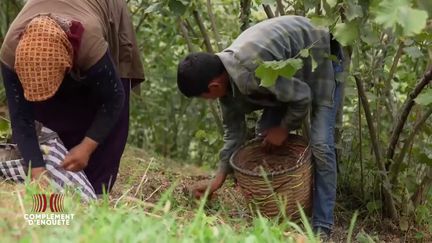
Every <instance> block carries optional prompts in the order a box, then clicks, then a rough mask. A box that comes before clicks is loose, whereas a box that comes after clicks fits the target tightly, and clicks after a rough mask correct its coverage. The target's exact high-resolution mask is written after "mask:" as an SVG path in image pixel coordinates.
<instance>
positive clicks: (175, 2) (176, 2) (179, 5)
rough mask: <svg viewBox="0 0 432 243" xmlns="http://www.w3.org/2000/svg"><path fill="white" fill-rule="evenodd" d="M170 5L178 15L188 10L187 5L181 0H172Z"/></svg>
mask: <svg viewBox="0 0 432 243" xmlns="http://www.w3.org/2000/svg"><path fill="white" fill-rule="evenodd" d="M168 7H169V9H170V10H171V11H172V12H173V13H174V14H175V15H177V16H181V15H183V14H184V13H185V12H186V10H187V5H184V4H183V2H182V1H180V0H170V1H169V2H168Z"/></svg>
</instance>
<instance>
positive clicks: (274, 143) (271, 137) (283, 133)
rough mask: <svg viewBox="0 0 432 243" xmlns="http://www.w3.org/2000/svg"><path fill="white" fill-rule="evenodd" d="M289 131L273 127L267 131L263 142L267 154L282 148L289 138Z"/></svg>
mask: <svg viewBox="0 0 432 243" xmlns="http://www.w3.org/2000/svg"><path fill="white" fill-rule="evenodd" d="M288 135H289V131H288V129H286V128H283V127H272V128H270V129H269V130H267V132H266V135H265V138H264V140H263V144H262V145H263V148H264V150H265V151H266V152H271V151H272V150H273V148H274V147H279V146H281V145H282V144H283V143H284V142H285V140H286V139H287V138H288Z"/></svg>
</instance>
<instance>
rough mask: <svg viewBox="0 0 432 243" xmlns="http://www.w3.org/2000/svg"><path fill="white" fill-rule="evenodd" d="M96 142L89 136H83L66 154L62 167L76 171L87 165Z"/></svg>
mask: <svg viewBox="0 0 432 243" xmlns="http://www.w3.org/2000/svg"><path fill="white" fill-rule="evenodd" d="M97 145H98V143H97V142H95V141H94V140H92V139H91V138H88V137H86V138H84V140H83V141H82V142H81V143H80V144H78V145H77V146H75V147H73V148H72V149H71V150H70V151H69V153H68V154H67V155H66V157H65V159H64V161H63V164H62V167H63V168H64V169H65V170H69V171H74V172H78V171H81V170H83V169H84V168H85V167H87V164H88V161H89V159H90V156H91V154H92V153H93V152H94V151H95V149H96V148H97Z"/></svg>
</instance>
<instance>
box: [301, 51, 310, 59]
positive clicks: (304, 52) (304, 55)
mask: <svg viewBox="0 0 432 243" xmlns="http://www.w3.org/2000/svg"><path fill="white" fill-rule="evenodd" d="M299 56H301V57H303V58H307V57H309V49H302V50H301V51H300V52H299Z"/></svg>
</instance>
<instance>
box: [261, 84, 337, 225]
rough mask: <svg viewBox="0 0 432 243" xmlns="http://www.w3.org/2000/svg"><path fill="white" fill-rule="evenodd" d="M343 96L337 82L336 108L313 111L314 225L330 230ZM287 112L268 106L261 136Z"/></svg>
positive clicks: (334, 199)
mask: <svg viewBox="0 0 432 243" xmlns="http://www.w3.org/2000/svg"><path fill="white" fill-rule="evenodd" d="M335 82H336V81H335ZM341 98H342V97H341V87H340V85H339V83H336V87H335V91H334V97H333V100H334V102H333V107H327V106H314V107H312V113H311V134H310V136H311V138H310V139H311V141H310V142H311V149H312V154H313V162H314V166H315V167H314V168H315V176H314V178H315V182H314V190H313V217H312V226H313V227H322V228H326V229H329V230H330V229H331V228H332V226H333V210H334V206H335V201H336V181H337V165H336V152H335V141H334V133H335V124H336V113H337V109H338V107H339V105H340V102H341ZM285 111H286V108H285V107H271V108H265V109H264V111H263V114H262V116H261V119H260V120H259V121H258V123H257V128H256V133H257V136H260V135H261V133H262V132H264V131H265V130H266V129H268V128H270V127H274V126H278V125H280V122H281V120H282V118H283V117H284V115H285Z"/></svg>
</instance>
